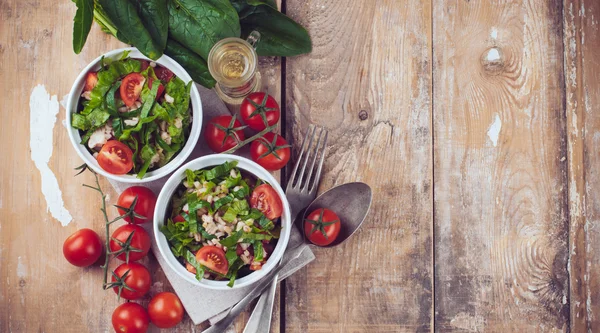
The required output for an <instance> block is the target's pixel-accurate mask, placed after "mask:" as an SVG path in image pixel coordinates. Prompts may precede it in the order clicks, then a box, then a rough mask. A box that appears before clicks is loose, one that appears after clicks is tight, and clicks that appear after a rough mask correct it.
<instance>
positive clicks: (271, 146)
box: [250, 132, 291, 171]
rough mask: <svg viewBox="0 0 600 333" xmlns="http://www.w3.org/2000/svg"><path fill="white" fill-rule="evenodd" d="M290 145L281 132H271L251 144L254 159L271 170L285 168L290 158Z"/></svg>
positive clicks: (251, 153)
mask: <svg viewBox="0 0 600 333" xmlns="http://www.w3.org/2000/svg"><path fill="white" fill-rule="evenodd" d="M290 147H291V146H290V145H289V144H288V142H287V141H286V140H285V139H284V138H283V137H282V136H281V135H279V134H276V133H273V132H269V133H267V134H265V135H264V136H263V137H260V138H258V139H256V140H254V141H253V142H252V144H251V145H250V155H252V160H253V161H254V162H256V163H258V164H260V166H262V167H263V168H265V169H267V170H269V171H275V170H279V169H281V168H283V167H284V166H285V165H286V164H287V162H288V161H289V160H290V155H291V153H290Z"/></svg>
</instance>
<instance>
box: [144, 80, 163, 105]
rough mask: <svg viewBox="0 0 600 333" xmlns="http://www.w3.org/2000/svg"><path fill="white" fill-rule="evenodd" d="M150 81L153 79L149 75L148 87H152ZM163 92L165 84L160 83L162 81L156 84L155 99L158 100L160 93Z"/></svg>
mask: <svg viewBox="0 0 600 333" xmlns="http://www.w3.org/2000/svg"><path fill="white" fill-rule="evenodd" d="M152 82H154V79H153V78H151V77H149V78H148V89H152ZM164 92H165V86H163V85H162V83H159V86H158V90H157V91H156V99H155V100H157V101H158V98H159V97H161V96H162V94H163V93H164Z"/></svg>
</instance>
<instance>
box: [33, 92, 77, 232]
mask: <svg viewBox="0 0 600 333" xmlns="http://www.w3.org/2000/svg"><path fill="white" fill-rule="evenodd" d="M58 108H59V106H58V100H57V98H56V95H54V96H52V97H50V94H49V93H48V92H47V91H46V88H45V87H44V86H43V85H41V84H39V85H37V86H36V87H35V88H33V91H32V92H31V96H30V98H29V135H30V137H29V147H30V149H31V159H32V160H33V162H34V163H35V167H36V168H38V170H39V171H40V175H41V177H42V193H43V194H44V197H45V198H46V205H47V211H50V213H51V214H52V216H53V217H54V218H55V219H57V220H58V221H60V223H61V224H62V225H63V226H66V225H67V224H69V222H71V220H72V219H73V217H72V216H71V214H70V213H69V211H68V210H67V209H66V208H65V207H64V202H63V199H62V192H61V191H60V187H59V186H58V180H57V179H56V176H55V175H54V173H53V172H52V170H51V169H50V167H49V166H48V163H49V162H50V157H51V156H52V131H53V129H54V124H55V123H56V115H57V114H58Z"/></svg>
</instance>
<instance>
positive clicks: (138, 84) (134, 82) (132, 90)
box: [119, 73, 146, 106]
mask: <svg viewBox="0 0 600 333" xmlns="http://www.w3.org/2000/svg"><path fill="white" fill-rule="evenodd" d="M144 82H146V79H145V78H144V76H142V74H140V73H131V74H128V75H127V76H126V77H125V78H123V81H122V82H121V87H120V88H119V92H120V93H121V99H122V100H123V102H124V103H125V105H127V106H133V104H135V101H137V100H138V99H139V98H140V94H141V93H142V88H143V87H144Z"/></svg>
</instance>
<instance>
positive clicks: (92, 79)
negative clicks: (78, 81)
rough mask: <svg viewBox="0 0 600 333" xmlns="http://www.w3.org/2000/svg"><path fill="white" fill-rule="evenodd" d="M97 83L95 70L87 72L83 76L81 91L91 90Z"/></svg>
mask: <svg viewBox="0 0 600 333" xmlns="http://www.w3.org/2000/svg"><path fill="white" fill-rule="evenodd" d="M97 84H98V73H97V72H89V73H87V75H86V76H85V86H84V87H83V91H91V90H92V89H94V87H96V85H97Z"/></svg>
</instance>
